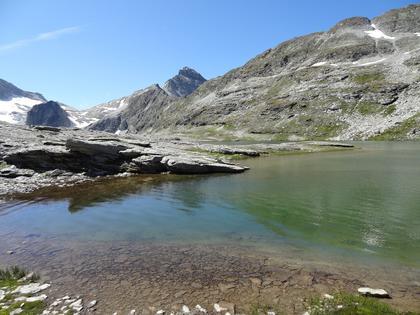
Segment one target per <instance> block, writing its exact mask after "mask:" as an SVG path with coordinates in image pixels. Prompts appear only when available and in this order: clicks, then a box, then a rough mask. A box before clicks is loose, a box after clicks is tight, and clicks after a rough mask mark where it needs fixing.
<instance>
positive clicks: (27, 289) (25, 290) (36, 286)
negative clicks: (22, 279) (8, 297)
mask: <svg viewBox="0 0 420 315" xmlns="http://www.w3.org/2000/svg"><path fill="white" fill-rule="evenodd" d="M50 286H51V284H48V283H45V284H40V283H30V284H26V285H22V286H19V287H17V288H16V289H15V290H14V291H13V293H20V294H35V293H38V292H40V291H43V290H45V289H48V288H49V287H50Z"/></svg>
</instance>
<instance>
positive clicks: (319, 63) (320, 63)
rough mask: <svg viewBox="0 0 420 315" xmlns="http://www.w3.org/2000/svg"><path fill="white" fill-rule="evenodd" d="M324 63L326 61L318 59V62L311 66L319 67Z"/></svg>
mask: <svg viewBox="0 0 420 315" xmlns="http://www.w3.org/2000/svg"><path fill="white" fill-rule="evenodd" d="M326 64H327V62H326V61H320V62H317V63H314V64H313V65H312V67H321V66H325V65H326Z"/></svg>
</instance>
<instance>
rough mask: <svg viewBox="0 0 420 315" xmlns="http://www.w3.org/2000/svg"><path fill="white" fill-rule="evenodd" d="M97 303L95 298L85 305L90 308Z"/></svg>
mask: <svg viewBox="0 0 420 315" xmlns="http://www.w3.org/2000/svg"><path fill="white" fill-rule="evenodd" d="M97 303H98V301H96V300H93V301H90V302H89V304H88V306H87V307H88V308H92V307H94V306H95V305H96V304H97Z"/></svg>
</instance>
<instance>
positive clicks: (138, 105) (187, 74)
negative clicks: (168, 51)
mask: <svg viewBox="0 0 420 315" xmlns="http://www.w3.org/2000/svg"><path fill="white" fill-rule="evenodd" d="M205 81H206V79H205V78H204V77H203V76H202V75H201V74H199V73H198V72H197V71H195V70H194V69H191V68H188V67H183V68H182V69H180V70H179V72H178V74H177V75H175V76H174V77H173V78H171V79H169V80H168V81H166V82H165V84H164V87H163V88H161V87H160V86H159V84H153V85H151V86H149V87H148V88H146V89H143V90H139V91H136V92H134V93H133V94H132V95H130V96H127V97H123V98H120V99H117V100H114V101H111V102H108V103H105V104H101V105H98V106H95V107H93V108H92V109H90V110H87V114H86V116H87V117H98V118H100V119H99V120H98V121H97V122H95V123H93V124H92V125H90V126H89V129H92V130H101V131H108V132H117V133H119V132H140V131H142V130H148V129H153V128H154V127H155V125H156V124H158V121H159V117H160V115H161V113H162V112H163V111H164V110H165V109H166V107H167V105H168V104H170V103H171V102H173V101H175V100H176V99H179V98H182V97H185V96H188V95H190V94H191V93H193V92H194V91H195V90H196V89H197V88H198V87H199V86H200V85H201V84H203V83H204V82H205Z"/></svg>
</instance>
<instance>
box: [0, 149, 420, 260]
mask: <svg viewBox="0 0 420 315" xmlns="http://www.w3.org/2000/svg"><path fill="white" fill-rule="evenodd" d="M359 145H360V146H362V147H363V150H355V151H345V152H331V153H319V154H307V155H287V156H272V157H266V158H258V159H250V160H246V161H243V162H242V163H243V164H247V165H249V166H250V167H251V170H250V171H249V172H246V173H243V174H238V175H213V176H187V177H182V176H155V177H147V178H129V179H117V180H113V181H106V182H102V183H96V184H88V185H83V186H79V187H76V188H73V189H66V190H60V191H49V192H44V193H38V194H37V195H36V196H33V198H35V197H37V198H39V199H36V200H35V202H34V200H33V199H32V200H31V201H30V202H29V201H22V202H20V203H17V204H16V203H8V204H3V206H0V236H2V235H3V236H5V235H8V236H9V237H10V236H11V235H12V236H13V235H40V236H43V237H58V238H60V237H64V238H74V239H77V240H84V239H88V240H101V241H102V240H105V241H111V242H112V241H118V240H133V241H142V240H147V241H150V240H152V241H153V240H157V241H167V242H191V243H195V242H200V243H201V242H202V243H208V242H210V243H217V242H221V243H224V242H229V243H234V244H235V243H238V244H254V245H257V246H261V247H269V248H271V249H272V250H276V249H278V250H281V248H282V247H281V246H282V245H284V244H288V245H292V246H294V247H296V248H298V249H300V250H302V251H311V252H313V253H314V254H315V253H316V254H319V255H323V254H324V253H327V254H328V256H329V257H339V256H342V255H346V256H348V257H354V259H356V257H357V258H361V259H380V260H382V261H390V262H397V263H401V264H404V265H411V266H415V267H420V143H363V144H359Z"/></svg>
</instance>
